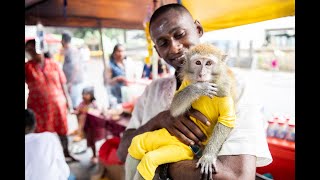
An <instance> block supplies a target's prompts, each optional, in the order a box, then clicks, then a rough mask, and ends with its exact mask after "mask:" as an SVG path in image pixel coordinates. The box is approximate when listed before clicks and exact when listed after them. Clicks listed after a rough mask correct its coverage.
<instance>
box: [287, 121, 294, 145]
mask: <svg viewBox="0 0 320 180" xmlns="http://www.w3.org/2000/svg"><path fill="white" fill-rule="evenodd" d="M285 139H286V140H288V141H293V142H294V141H295V121H294V120H293V119H291V120H290V121H289V122H288V130H287V134H286V137H285Z"/></svg>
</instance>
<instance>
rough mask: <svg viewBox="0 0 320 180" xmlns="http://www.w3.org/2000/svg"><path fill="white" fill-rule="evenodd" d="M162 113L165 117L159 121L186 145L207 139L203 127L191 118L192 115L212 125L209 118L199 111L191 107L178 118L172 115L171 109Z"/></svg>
mask: <svg viewBox="0 0 320 180" xmlns="http://www.w3.org/2000/svg"><path fill="white" fill-rule="evenodd" d="M162 113H163V114H162V115H163V117H164V118H163V119H162V120H161V121H159V123H161V125H160V126H162V127H164V128H166V129H167V130H168V131H169V133H170V134H171V135H174V136H176V137H177V138H178V139H179V140H180V141H181V142H183V143H185V144H186V145H193V144H199V145H201V141H205V140H206V139H207V137H206V135H205V134H204V133H203V132H202V131H201V129H200V128H199V127H198V126H197V125H196V124H195V123H194V122H193V121H192V120H191V119H190V116H192V117H194V118H195V119H198V120H199V121H201V122H202V123H203V124H204V125H206V126H208V125H210V123H209V121H208V119H207V118H206V117H205V116H204V115H203V114H202V113H200V112H199V111H197V110H195V109H193V108H191V109H190V110H189V111H188V112H186V113H185V114H184V115H181V116H178V117H177V118H174V117H172V116H171V114H170V111H169V110H167V111H164V112H162Z"/></svg>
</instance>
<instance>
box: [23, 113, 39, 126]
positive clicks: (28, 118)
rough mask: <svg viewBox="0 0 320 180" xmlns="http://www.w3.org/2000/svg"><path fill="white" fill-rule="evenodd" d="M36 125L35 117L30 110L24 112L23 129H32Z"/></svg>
mask: <svg viewBox="0 0 320 180" xmlns="http://www.w3.org/2000/svg"><path fill="white" fill-rule="evenodd" d="M35 124H36V116H35V114H34V112H33V111H32V110H31V109H26V110H25V128H28V129H33V128H34V126H35Z"/></svg>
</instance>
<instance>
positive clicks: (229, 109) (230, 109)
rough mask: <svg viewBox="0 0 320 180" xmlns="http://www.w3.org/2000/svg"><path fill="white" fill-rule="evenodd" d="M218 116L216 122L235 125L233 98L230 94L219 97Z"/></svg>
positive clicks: (228, 125) (229, 125) (231, 126)
mask: <svg viewBox="0 0 320 180" xmlns="http://www.w3.org/2000/svg"><path fill="white" fill-rule="evenodd" d="M218 108H219V117H218V122H220V123H221V124H223V125H225V126H227V127H230V128H233V127H234V125H235V119H236V112H235V106H234V103H233V99H232V97H231V96H226V97H221V98H219V107H218Z"/></svg>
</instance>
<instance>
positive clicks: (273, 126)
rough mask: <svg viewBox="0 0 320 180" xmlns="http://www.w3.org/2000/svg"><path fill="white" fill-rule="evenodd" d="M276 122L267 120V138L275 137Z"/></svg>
mask: <svg viewBox="0 0 320 180" xmlns="http://www.w3.org/2000/svg"><path fill="white" fill-rule="evenodd" d="M277 126H278V124H277V122H276V121H275V120H274V119H273V118H271V119H269V120H268V128H267V136H268V137H275V134H276V131H277Z"/></svg>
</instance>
